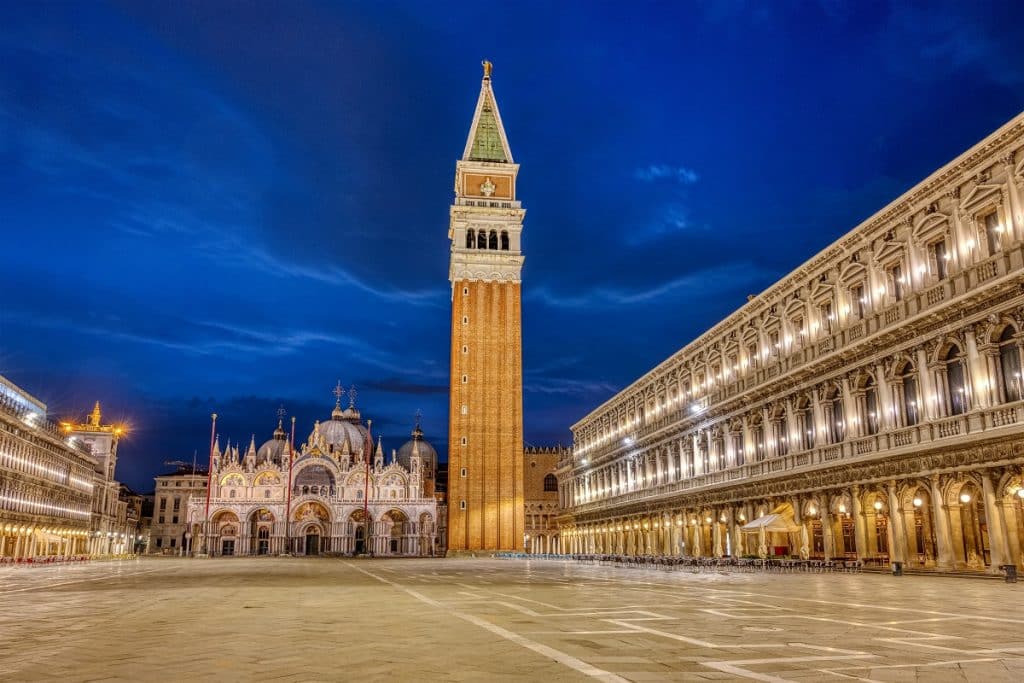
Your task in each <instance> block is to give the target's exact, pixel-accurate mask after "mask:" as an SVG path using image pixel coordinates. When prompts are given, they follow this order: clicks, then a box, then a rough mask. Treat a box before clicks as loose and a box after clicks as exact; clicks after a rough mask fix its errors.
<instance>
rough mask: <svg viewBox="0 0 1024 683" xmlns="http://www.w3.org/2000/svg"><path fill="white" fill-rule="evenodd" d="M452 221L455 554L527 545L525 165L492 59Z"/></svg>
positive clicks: (451, 532) (451, 506)
mask: <svg viewBox="0 0 1024 683" xmlns="http://www.w3.org/2000/svg"><path fill="white" fill-rule="evenodd" d="M483 67H484V77H483V81H482V83H481V84H480V96H479V98H478V99H477V103H476V110H475V111H474V113H473V123H472V124H471V125H470V129H469V137H468V138H467V139H466V148H465V150H464V151H463V153H462V159H461V160H459V161H457V162H456V164H455V201H454V203H453V204H452V207H451V212H450V219H449V225H448V239H449V240H451V258H450V265H449V271H448V279H449V280H450V281H451V284H452V336H451V385H450V386H451V389H450V397H449V418H448V419H449V422H448V549H449V550H450V551H452V552H454V553H459V552H477V551H479V552H489V551H498V550H521V549H522V547H523V542H524V541H523V533H524V518H523V515H524V509H523V360H522V324H521V316H520V293H521V282H520V272H521V270H522V267H523V253H522V250H521V249H520V237H521V234H522V230H523V217H524V216H525V215H526V212H525V211H524V210H523V209H522V207H521V205H520V203H519V201H518V200H517V199H516V176H517V175H518V173H519V164H516V163H515V162H514V161H513V160H512V152H511V150H510V149H509V146H508V139H507V138H506V137H505V128H504V126H502V123H501V115H500V114H499V113H498V103H497V101H496V100H495V98H494V90H493V89H492V86H491V69H492V65H491V63H490V62H486V61H485V62H483Z"/></svg>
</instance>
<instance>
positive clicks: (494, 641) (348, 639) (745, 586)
mask: <svg viewBox="0 0 1024 683" xmlns="http://www.w3.org/2000/svg"><path fill="white" fill-rule="evenodd" d="M1021 585H1024V584H1021ZM1021 590H1022V589H1021V588H1020V587H1018V585H1007V584H1004V583H1002V582H998V581H972V580H963V579H949V578H930V577H904V578H894V577H890V576H885V575H837V574H793V575H777V574H772V575H766V574H740V573H731V574H721V573H714V572H712V573H705V574H693V573H688V572H686V571H678V572H664V571H658V570H639V569H621V568H613V567H600V566H580V565H576V564H573V563H565V562H556V561H521V560H436V559H435V560H425V559H424V560H358V561H353V560H339V559H287V558H284V559H278V558H251V559H243V558H236V559H219V560H178V559H144V560H138V561H130V562H128V561H125V562H111V563H94V564H91V565H86V566H72V567H58V568H45V569H35V568H34V569H26V568H18V569H14V568H6V569H0V604H2V605H3V609H2V610H0V680H11V681H31V680H53V679H62V680H68V681H87V680H89V681H91V680H113V681H180V680H189V679H191V680H218V681H236V680H268V681H312V680H322V681H340V680H355V679H359V680H367V681H376V680H451V681H475V680H521V681H538V680H560V681H561V680H586V679H588V678H597V679H599V680H605V681H617V680H636V681H646V680H706V679H716V680H742V679H753V680H761V681H784V680H789V681H811V680H813V681H834V680H846V679H854V680H862V681H863V680H873V681H909V680H928V681H985V682H986V683H990V682H994V681H1020V680H1024V631H1022V628H1021V627H1022V626H1024V617H1022V616H1021V614H1020V597H1021V592H1020V591H1021Z"/></svg>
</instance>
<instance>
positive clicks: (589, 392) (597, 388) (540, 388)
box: [523, 377, 621, 397]
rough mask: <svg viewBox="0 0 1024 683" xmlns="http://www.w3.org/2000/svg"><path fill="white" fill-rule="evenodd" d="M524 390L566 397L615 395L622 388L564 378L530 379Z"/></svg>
mask: <svg viewBox="0 0 1024 683" xmlns="http://www.w3.org/2000/svg"><path fill="white" fill-rule="evenodd" d="M523 389H524V390H525V391H526V392H527V393H529V394H549V395H552V394H554V395H564V396H588V397H592V396H605V395H608V394H614V393H616V392H617V391H619V389H621V387H617V386H615V385H614V384H611V383H610V382H602V381H591V380H579V379H566V378H564V377H530V378H529V381H527V382H524V384H523Z"/></svg>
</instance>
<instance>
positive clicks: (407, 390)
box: [356, 377, 448, 396]
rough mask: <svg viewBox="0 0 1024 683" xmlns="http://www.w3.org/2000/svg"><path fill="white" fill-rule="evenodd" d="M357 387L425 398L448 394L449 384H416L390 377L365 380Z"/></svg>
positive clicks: (357, 383) (358, 383)
mask: <svg viewBox="0 0 1024 683" xmlns="http://www.w3.org/2000/svg"><path fill="white" fill-rule="evenodd" d="M356 385H357V386H362V387H366V388H368V389H376V390H377V391H383V392H386V393H389V394H413V395H415V396H425V395H430V394H447V393H448V385H447V384H418V383H415V382H408V381H406V380H403V379H399V378H397V377H389V378H387V379H381V380H363V381H362V382H356Z"/></svg>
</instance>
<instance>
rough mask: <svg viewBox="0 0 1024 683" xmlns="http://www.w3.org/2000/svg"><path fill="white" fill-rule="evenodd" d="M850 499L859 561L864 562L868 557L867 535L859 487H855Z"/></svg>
mask: <svg viewBox="0 0 1024 683" xmlns="http://www.w3.org/2000/svg"><path fill="white" fill-rule="evenodd" d="M850 499H851V502H852V503H853V510H852V512H853V530H854V540H855V542H856V546H857V559H858V560H863V559H864V558H865V557H866V556H867V534H866V530H865V527H864V511H863V510H862V509H861V500H860V487H859V486H854V487H853V489H852V491H851V495H850Z"/></svg>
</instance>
